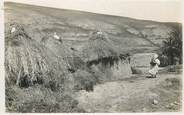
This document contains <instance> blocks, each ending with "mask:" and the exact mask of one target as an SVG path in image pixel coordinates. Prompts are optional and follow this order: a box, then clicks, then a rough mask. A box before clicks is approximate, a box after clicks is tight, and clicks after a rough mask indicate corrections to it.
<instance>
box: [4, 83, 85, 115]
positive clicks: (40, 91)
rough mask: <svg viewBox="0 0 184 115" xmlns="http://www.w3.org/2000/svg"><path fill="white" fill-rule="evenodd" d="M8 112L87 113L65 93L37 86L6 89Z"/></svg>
mask: <svg viewBox="0 0 184 115" xmlns="http://www.w3.org/2000/svg"><path fill="white" fill-rule="evenodd" d="M5 94H6V111H7V112H20V113H28V112H29V113H31V112H36V113H37V112H41V113H48V112H85V111H83V110H82V109H79V108H78V107H77V105H78V102H77V101H76V100H74V99H73V98H72V97H70V96H69V95H67V94H64V93H63V92H53V91H52V90H50V89H48V88H45V87H43V86H40V85H37V86H34V87H29V88H25V89H21V88H19V87H15V86H14V87H8V88H7V87H6V92H5Z"/></svg>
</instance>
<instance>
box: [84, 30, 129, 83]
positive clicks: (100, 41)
mask: <svg viewBox="0 0 184 115" xmlns="http://www.w3.org/2000/svg"><path fill="white" fill-rule="evenodd" d="M83 53H84V57H85V61H86V63H87V64H88V66H89V67H90V68H92V70H94V71H95V72H97V71H98V72H100V73H102V75H101V80H117V79H123V78H125V77H130V74H131V69H130V64H129V61H128V56H127V55H123V54H120V51H119V48H117V47H116V46H115V45H114V44H113V42H112V41H111V40H110V39H109V38H108V35H107V34H106V33H102V32H93V33H92V34H91V35H90V38H89V41H88V43H87V45H86V47H85V49H84V50H83Z"/></svg>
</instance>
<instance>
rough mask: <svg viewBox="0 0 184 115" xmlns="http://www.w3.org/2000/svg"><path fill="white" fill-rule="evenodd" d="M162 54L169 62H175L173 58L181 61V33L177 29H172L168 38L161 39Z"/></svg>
mask: <svg viewBox="0 0 184 115" xmlns="http://www.w3.org/2000/svg"><path fill="white" fill-rule="evenodd" d="M162 54H163V55H165V56H167V57H168V60H169V64H170V65H172V64H174V63H175V58H179V62H180V63H181V62H182V35H181V32H179V31H172V32H171V33H170V34H169V38H168V39H166V40H165V41H163V47H162Z"/></svg>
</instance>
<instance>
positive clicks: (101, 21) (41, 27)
mask: <svg viewBox="0 0 184 115" xmlns="http://www.w3.org/2000/svg"><path fill="white" fill-rule="evenodd" d="M10 22H17V23H21V24H24V25H25V27H26V28H25V29H26V31H27V33H28V34H29V35H30V36H31V37H32V38H33V39H35V40H37V41H40V40H41V38H42V37H43V36H45V35H48V34H53V32H57V33H58V34H59V35H61V36H63V39H64V40H65V44H67V45H69V46H68V47H71V46H73V47H75V48H76V49H78V50H79V51H80V50H81V48H82V47H83V46H84V45H85V43H86V41H87V40H88V38H89V33H90V32H91V31H95V30H101V31H103V32H106V33H107V34H108V36H109V38H110V39H112V41H113V44H115V45H116V46H117V48H119V49H120V50H121V51H122V52H130V51H134V52H146V51H150V50H155V49H157V48H158V47H159V46H160V45H161V43H162V40H163V39H166V38H167V37H168V33H169V32H171V31H172V30H173V29H175V28H178V27H179V25H180V24H178V23H160V22H154V21H146V20H136V19H131V18H127V17H118V16H110V15H102V14H95V13H89V12H82V11H73V10H64V9H55V8H48V7H40V6H32V5H25V4H17V3H10V2H8V3H5V23H10ZM134 52H133V53H134Z"/></svg>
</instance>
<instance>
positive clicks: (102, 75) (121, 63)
mask: <svg viewBox="0 0 184 115" xmlns="http://www.w3.org/2000/svg"><path fill="white" fill-rule="evenodd" d="M91 69H92V71H94V72H95V73H96V74H98V77H99V79H100V81H114V80H120V79H124V78H130V77H131V74H132V71H131V66H130V63H129V61H128V59H125V60H118V61H117V62H115V63H114V64H113V65H111V64H109V63H108V64H106V65H104V64H102V63H99V64H97V65H92V66H91Z"/></svg>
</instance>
